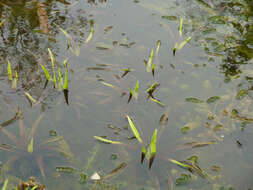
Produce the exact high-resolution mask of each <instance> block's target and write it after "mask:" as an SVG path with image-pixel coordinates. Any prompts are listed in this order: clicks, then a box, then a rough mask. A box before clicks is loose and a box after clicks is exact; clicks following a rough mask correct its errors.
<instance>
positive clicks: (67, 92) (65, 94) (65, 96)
mask: <svg viewBox="0 0 253 190" xmlns="http://www.w3.org/2000/svg"><path fill="white" fill-rule="evenodd" d="M63 94H64V98H65V102H66V104H67V105H69V90H68V89H63Z"/></svg>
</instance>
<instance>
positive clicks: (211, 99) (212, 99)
mask: <svg viewBox="0 0 253 190" xmlns="http://www.w3.org/2000/svg"><path fill="white" fill-rule="evenodd" d="M218 100H220V97H219V96H212V97H210V98H208V99H207V100H206V102H207V103H208V104H210V103H213V102H216V101H218Z"/></svg>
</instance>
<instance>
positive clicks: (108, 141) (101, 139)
mask: <svg viewBox="0 0 253 190" xmlns="http://www.w3.org/2000/svg"><path fill="white" fill-rule="evenodd" d="M94 138H95V139H97V140H98V141H101V142H104V143H108V144H122V143H121V142H119V141H112V140H109V139H106V138H103V137H99V136H94Z"/></svg>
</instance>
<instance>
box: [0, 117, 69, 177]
mask: <svg viewBox="0 0 253 190" xmlns="http://www.w3.org/2000/svg"><path fill="white" fill-rule="evenodd" d="M19 114H20V115H21V114H22V113H21V112H20V113H19ZM43 116H44V114H43V113H42V114H41V115H40V116H39V117H38V118H37V120H36V121H35V123H34V125H33V127H32V128H31V129H30V130H29V131H28V129H26V128H25V126H24V123H23V119H22V117H19V136H20V138H17V137H16V136H15V135H14V134H12V133H11V132H9V131H8V130H7V129H6V127H3V126H0V131H1V132H2V133H3V134H5V135H6V136H7V137H8V139H10V140H11V141H12V143H11V144H1V145H0V150H4V151H8V152H11V153H12V154H13V156H11V158H10V159H9V162H8V164H10V162H15V161H17V160H18V159H20V158H32V160H35V161H36V162H37V165H38V167H39V169H40V173H41V175H42V176H43V177H45V171H44V164H43V160H44V158H46V157H52V156H53V157H55V156H56V153H57V152H58V153H61V154H63V155H64V156H65V157H66V158H72V157H73V154H72V153H71V151H70V148H69V146H68V144H67V142H66V141H65V140H64V139H63V137H62V136H57V135H54V136H53V137H50V138H49V139H46V140H44V141H42V142H40V143H38V139H37V138H35V134H36V131H37V129H38V126H39V123H40V121H41V119H42V118H43Z"/></svg>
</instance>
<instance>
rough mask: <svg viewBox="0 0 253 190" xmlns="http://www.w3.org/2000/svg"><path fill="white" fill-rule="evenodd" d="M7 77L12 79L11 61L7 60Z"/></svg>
mask: <svg viewBox="0 0 253 190" xmlns="http://www.w3.org/2000/svg"><path fill="white" fill-rule="evenodd" d="M8 79H9V80H12V70H11V62H10V61H8Z"/></svg>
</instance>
